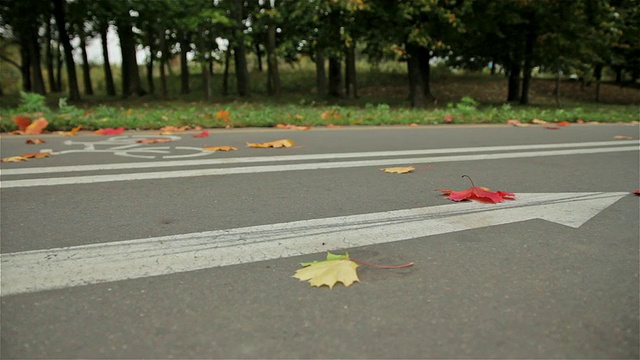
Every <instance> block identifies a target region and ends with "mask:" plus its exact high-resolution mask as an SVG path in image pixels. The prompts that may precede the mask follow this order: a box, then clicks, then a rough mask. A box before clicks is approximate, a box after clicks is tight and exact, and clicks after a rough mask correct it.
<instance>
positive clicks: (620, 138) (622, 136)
mask: <svg viewBox="0 0 640 360" xmlns="http://www.w3.org/2000/svg"><path fill="white" fill-rule="evenodd" d="M613 138H614V139H619V140H631V139H633V136H627V135H616V136H614V137H613Z"/></svg>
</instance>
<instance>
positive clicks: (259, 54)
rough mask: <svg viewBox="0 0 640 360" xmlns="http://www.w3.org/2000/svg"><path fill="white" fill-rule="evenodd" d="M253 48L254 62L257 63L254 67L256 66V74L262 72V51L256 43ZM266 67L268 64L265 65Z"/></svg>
mask: <svg viewBox="0 0 640 360" xmlns="http://www.w3.org/2000/svg"><path fill="white" fill-rule="evenodd" d="M253 46H254V47H255V48H256V61H257V62H258V63H257V64H256V65H258V72H262V70H263V68H262V49H260V43H259V42H257V41H256V42H255V44H254V45H253ZM267 61H268V60H267ZM267 65H269V64H268V63H267Z"/></svg>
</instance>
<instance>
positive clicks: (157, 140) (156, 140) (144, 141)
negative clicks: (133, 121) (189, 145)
mask: <svg viewBox="0 0 640 360" xmlns="http://www.w3.org/2000/svg"><path fill="white" fill-rule="evenodd" d="M136 142H137V143H138V144H157V143H168V142H171V139H167V138H152V139H140V140H137V141H136Z"/></svg>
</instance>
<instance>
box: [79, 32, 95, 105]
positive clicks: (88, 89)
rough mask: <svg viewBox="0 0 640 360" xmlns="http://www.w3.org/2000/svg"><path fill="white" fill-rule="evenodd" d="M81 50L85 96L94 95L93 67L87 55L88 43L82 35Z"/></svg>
mask: <svg viewBox="0 0 640 360" xmlns="http://www.w3.org/2000/svg"><path fill="white" fill-rule="evenodd" d="M80 50H81V52H82V79H83V81H84V94H85V95H93V85H92V84H91V65H90V64H89V56H88V55H87V43H86V40H85V37H84V35H83V34H81V35H80Z"/></svg>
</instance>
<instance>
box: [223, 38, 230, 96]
mask: <svg viewBox="0 0 640 360" xmlns="http://www.w3.org/2000/svg"><path fill="white" fill-rule="evenodd" d="M230 62H231V49H227V51H226V52H225V55H224V70H223V73H222V95H223V96H227V95H229V63H230Z"/></svg>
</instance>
